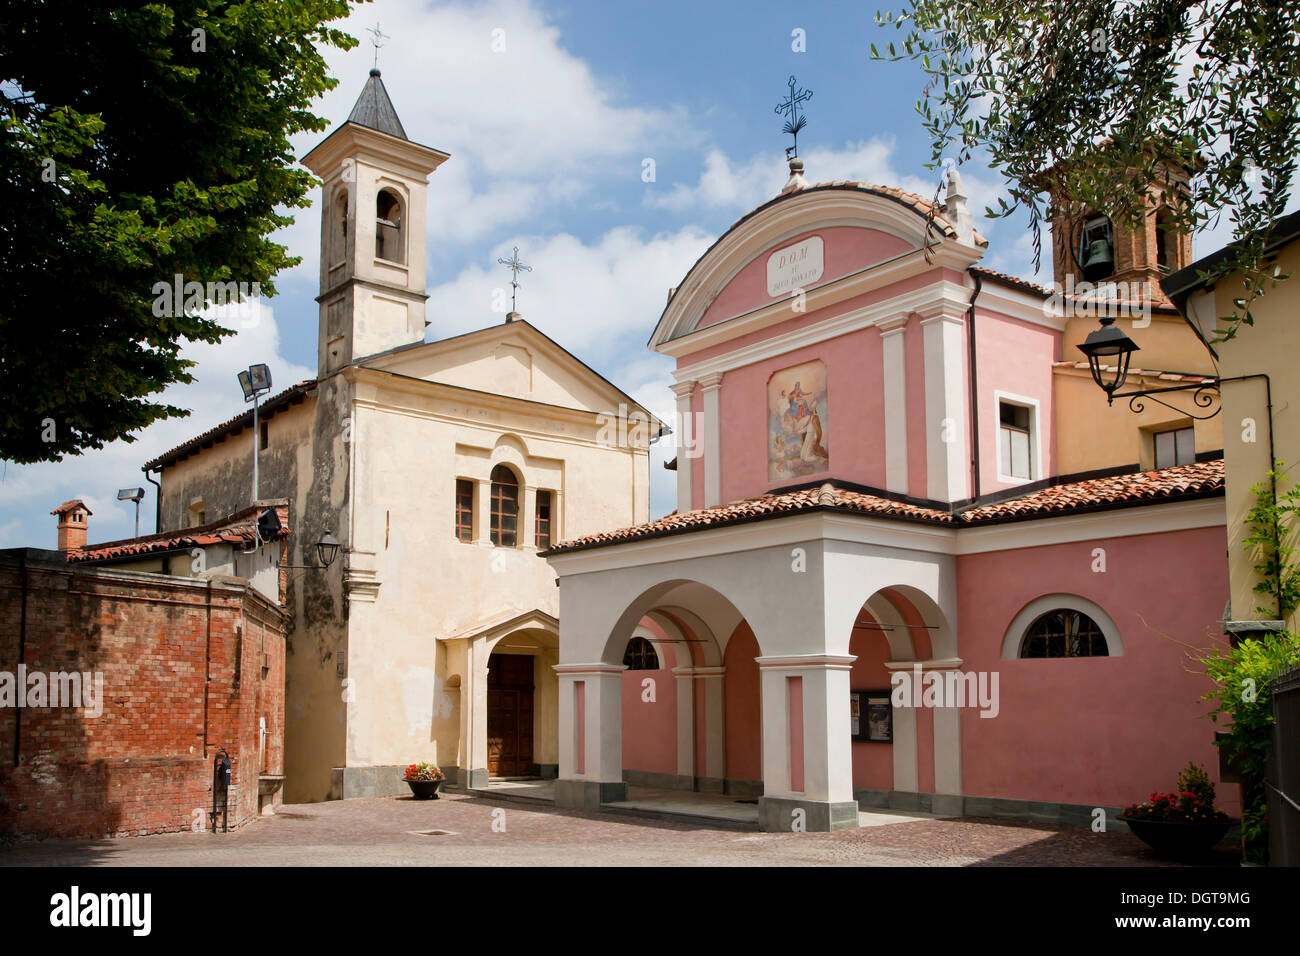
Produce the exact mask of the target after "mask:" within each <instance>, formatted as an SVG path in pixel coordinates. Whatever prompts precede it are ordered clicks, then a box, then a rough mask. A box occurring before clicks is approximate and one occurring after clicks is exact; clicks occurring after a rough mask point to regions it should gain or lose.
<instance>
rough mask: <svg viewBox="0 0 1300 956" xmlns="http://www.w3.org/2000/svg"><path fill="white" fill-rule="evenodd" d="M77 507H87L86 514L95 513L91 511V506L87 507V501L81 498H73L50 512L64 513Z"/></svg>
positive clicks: (55, 513) (53, 513) (54, 513)
mask: <svg viewBox="0 0 1300 956" xmlns="http://www.w3.org/2000/svg"><path fill="white" fill-rule="evenodd" d="M76 508H83V509H85V512H86V514H89V515H93V514H94V513H95V512H93V511H91V510H90V509H89V508H87V507H86V503H85V502H84V501H82V500H81V499H80V498H73V499H72V500H71V501H65V502H64V503H63V504H61V505H59V506H58V507H57V508H55V509H54V510H53V511H51V512H50V514H52V515H61V514H64V513H65V512H68V511H72V510H74V509H76Z"/></svg>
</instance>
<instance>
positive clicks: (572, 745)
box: [555, 663, 627, 783]
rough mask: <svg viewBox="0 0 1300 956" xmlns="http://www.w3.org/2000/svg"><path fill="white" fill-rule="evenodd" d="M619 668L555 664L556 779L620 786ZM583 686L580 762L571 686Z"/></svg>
mask: <svg viewBox="0 0 1300 956" xmlns="http://www.w3.org/2000/svg"><path fill="white" fill-rule="evenodd" d="M626 669H627V668H625V667H624V666H623V665H621V664H604V663H594V664H557V665H556V666H555V672H556V675H557V677H558V679H559V687H560V777H561V778H562V779H575V780H582V781H587V782H595V783H622V782H623V671H625V670H626ZM579 681H581V682H582V684H583V695H582V696H583V724H582V730H583V732H582V741H583V761H582V772H581V773H579V772H578V770H577V766H578V761H577V751H576V744H577V741H578V736H579V735H578V733H577V726H576V725H577V719H578V715H577V714H576V713H575V710H576V707H575V698H576V694H575V692H574V685H575V684H577V683H578V682H579Z"/></svg>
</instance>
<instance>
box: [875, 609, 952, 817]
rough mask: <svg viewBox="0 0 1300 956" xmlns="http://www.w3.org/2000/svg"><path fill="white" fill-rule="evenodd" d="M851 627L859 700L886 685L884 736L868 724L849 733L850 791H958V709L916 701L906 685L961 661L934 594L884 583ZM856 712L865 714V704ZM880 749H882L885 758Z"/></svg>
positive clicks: (948, 668) (940, 671) (876, 695)
mask: <svg viewBox="0 0 1300 956" xmlns="http://www.w3.org/2000/svg"><path fill="white" fill-rule="evenodd" d="M852 631H853V636H852V637H851V638H850V645H849V647H850V652H851V653H852V654H853V655H854V657H855V658H856V661H855V663H854V669H853V683H854V688H853V690H854V692H855V693H857V694H859V695H861V698H860V700H859V706H860V707H863V708H865V706H866V703H865V699H863V698H865V696H866V695H867V694H872V695H873V697H874V699H875V700H876V701H877V706H879V705H878V701H879V697H878V695H879V693H880V692H881V691H885V690H887V691H889V694H890V701H891V706H890V708H889V722H890V727H889V738H890V739H889V740H888V741H884V740H880V739H873V734H872V733H870V732H861V733H859V734H857V735H855V737H854V745H853V759H854V789H855V791H859V790H873V791H884V792H891V793H901V794H906V793H935V794H953V795H956V794H960V793H961V725H960V711H959V709H958V708H956V707H943V706H940V707H930V708H926V707H922V706H918V704H919V702H920V701H921V700H922V697H923V695H921V694H919V693H911V692H910V691H912V690H913V688H912V687H911V685H912V684H913V683H916V682H917V681H918V680H924V679H925V678H924V675H926V674H929V673H936V672H937V673H942V672H945V671H950V670H957V669H959V668H960V666H961V663H962V662H961V660H960V659H959V658H958V657H957V656H956V650H957V643H956V635H955V632H954V630H953V628H952V626H951V624H950V623H949V620H948V618H947V616H946V615H945V614H944V613H943V610H942V609H941V608H940V607H939V604H938V602H936V601H935V600H934V598H932V597H931V596H930V595H929V594H927V593H925V592H924V591H923V590H921V589H920V588H918V587H916V586H914V585H896V586H891V587H882V588H880V589H878V590H877V591H875V592H874V593H873V594H872V595H871V596H870V597H868V598H867V599H866V600H865V601H864V602H863V603H862V606H861V608H860V610H859V613H858V616H857V617H856V618H855V620H854V623H853V625H852ZM931 679H933V678H931ZM900 682H907V683H908V685H909V686H908V688H907V690H908V691H909V693H907V694H895V693H894V691H895V689H896V688H897V687H898V685H899V683H900ZM900 698H901V700H900ZM896 701H897V703H896ZM900 703H901V706H900V705H899V704H900ZM859 719H860V720H861V721H866V720H867V719H868V715H867V713H866V712H865V710H863V712H862V713H860V715H859ZM860 729H863V730H864V731H865V725H863V726H862V728H860ZM875 736H876V737H879V736H883V734H880V733H878V732H877V733H876V734H875ZM882 750H887V751H888V760H887V761H886V760H883V759H882V755H881V753H880V751H882Z"/></svg>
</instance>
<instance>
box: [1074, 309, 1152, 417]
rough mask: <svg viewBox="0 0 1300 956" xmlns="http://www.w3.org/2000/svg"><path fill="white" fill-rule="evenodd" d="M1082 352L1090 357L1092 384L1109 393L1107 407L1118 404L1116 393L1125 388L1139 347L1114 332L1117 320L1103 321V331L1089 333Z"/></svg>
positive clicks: (1089, 365)
mask: <svg viewBox="0 0 1300 956" xmlns="http://www.w3.org/2000/svg"><path fill="white" fill-rule="evenodd" d="M1078 348H1079V351H1080V352H1082V353H1083V354H1084V355H1086V356H1088V368H1089V369H1090V370H1091V372H1092V380H1093V381H1094V382H1096V383H1097V385H1098V386H1099V387H1100V388H1101V389H1102V390H1103V391H1105V393H1106V403H1107V404H1108V405H1109V404H1112V403H1113V402H1114V401H1115V392H1116V390H1117V389H1120V388H1123V387H1124V380H1125V379H1127V378H1128V365H1129V360H1130V359H1131V358H1132V356H1133V353H1134V352H1136V351H1138V345H1137V343H1136V342H1134V341H1133V340H1132V339H1130V338H1129V337H1128V336H1127V335H1125V334H1124V333H1123V332H1122V331H1120V330H1119V329H1117V328H1115V317H1114V316H1113V315H1104V316H1102V317H1101V328H1099V329H1094V330H1093V331H1091V332H1089V333H1088V337H1087V338H1086V339H1084V341H1083V344H1082V345H1080V346H1078Z"/></svg>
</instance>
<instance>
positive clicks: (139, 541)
mask: <svg viewBox="0 0 1300 956" xmlns="http://www.w3.org/2000/svg"><path fill="white" fill-rule="evenodd" d="M274 507H275V512H276V514H277V515H278V516H279V518H280V530H279V532H278V533H277V534H276V535H275V537H276V538H277V539H278V538H283V537H286V536H287V535H288V534H289V506H288V505H287V504H278V505H275V506H274ZM265 510H266V506H265V505H254V506H253V507H251V508H245V509H244V510H243V511H239V512H236V513H235V514H233V515H231V516H230V517H229V518H223V519H222V520H220V521H213V522H211V523H209V524H205V525H202V526H200V527H197V528H186V529H185V530H184V531H163V532H160V533H158V534H149V535H145V536H143V537H140V538H125V539H123V540H121V541H109V542H108V543H106V544H96V545H93V546H91V547H89V548H81V549H79V550H77V551H69V552H68V561H69V563H73V562H82V561H106V560H114V559H117V558H130V557H135V556H137V555H138V556H143V555H147V554H157V553H159V552H163V551H179V550H182V549H187V548H195V547H202V546H203V545H207V544H236V545H248V544H253V543H254V542H255V541H257V516H258V515H260V514H261V513H262V512H263V511H265Z"/></svg>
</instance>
